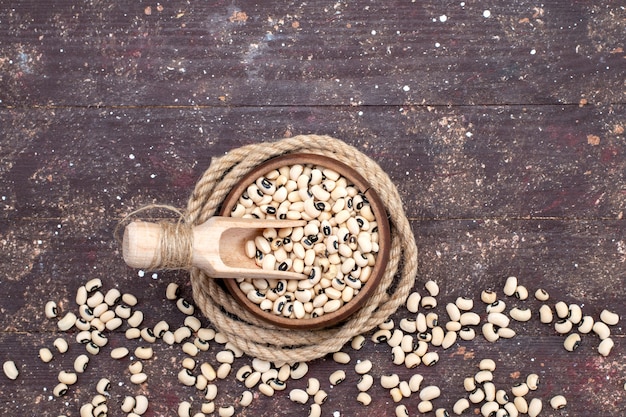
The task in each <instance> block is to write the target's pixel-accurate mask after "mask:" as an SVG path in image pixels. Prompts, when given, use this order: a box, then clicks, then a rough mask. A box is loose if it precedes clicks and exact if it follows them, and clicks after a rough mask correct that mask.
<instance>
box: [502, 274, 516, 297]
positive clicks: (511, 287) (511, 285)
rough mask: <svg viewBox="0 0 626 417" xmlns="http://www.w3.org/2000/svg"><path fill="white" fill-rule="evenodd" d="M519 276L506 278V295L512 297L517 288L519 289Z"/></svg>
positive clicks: (504, 290)
mask: <svg viewBox="0 0 626 417" xmlns="http://www.w3.org/2000/svg"><path fill="white" fill-rule="evenodd" d="M517 285H518V284H517V277H514V276H511V277H508V278H507V279H506V281H505V282H504V288H503V292H504V294H505V295H508V296H509V297H512V296H513V295H514V294H515V290H516V289H517Z"/></svg>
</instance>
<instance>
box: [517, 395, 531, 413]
mask: <svg viewBox="0 0 626 417" xmlns="http://www.w3.org/2000/svg"><path fill="white" fill-rule="evenodd" d="M513 404H515V408H517V411H519V412H520V413H521V414H526V413H528V401H526V398H525V397H515V398H514V399H513Z"/></svg>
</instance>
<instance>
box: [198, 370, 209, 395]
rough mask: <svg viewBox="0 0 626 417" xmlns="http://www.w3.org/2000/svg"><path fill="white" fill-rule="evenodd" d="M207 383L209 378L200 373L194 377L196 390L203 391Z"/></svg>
mask: <svg viewBox="0 0 626 417" xmlns="http://www.w3.org/2000/svg"><path fill="white" fill-rule="evenodd" d="M207 385H209V380H208V379H206V377H205V376H204V375H202V374H200V375H198V376H197V377H196V384H195V387H196V389H197V390H198V391H203V390H204V389H205V388H206V387H207Z"/></svg>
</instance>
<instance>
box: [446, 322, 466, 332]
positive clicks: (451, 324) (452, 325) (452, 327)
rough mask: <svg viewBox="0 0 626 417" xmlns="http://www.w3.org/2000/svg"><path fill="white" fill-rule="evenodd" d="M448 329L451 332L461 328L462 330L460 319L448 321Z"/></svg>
mask: <svg viewBox="0 0 626 417" xmlns="http://www.w3.org/2000/svg"><path fill="white" fill-rule="evenodd" d="M445 327H446V330H447V331H449V332H458V331H459V330H461V327H463V326H461V323H459V322H458V321H449V322H447V323H446V326H445Z"/></svg>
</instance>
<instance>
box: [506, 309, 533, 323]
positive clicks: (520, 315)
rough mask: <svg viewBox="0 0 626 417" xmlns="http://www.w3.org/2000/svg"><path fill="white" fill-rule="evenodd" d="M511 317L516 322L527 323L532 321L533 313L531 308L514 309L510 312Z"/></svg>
mask: <svg viewBox="0 0 626 417" xmlns="http://www.w3.org/2000/svg"><path fill="white" fill-rule="evenodd" d="M509 315H510V316H511V318H512V319H513V320H515V321H519V322H526V321H528V320H530V319H531V317H532V312H531V310H530V309H529V308H520V307H513V308H512V309H511V311H509Z"/></svg>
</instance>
